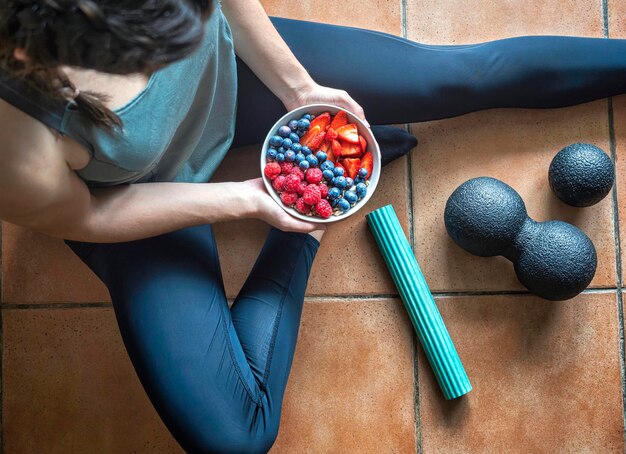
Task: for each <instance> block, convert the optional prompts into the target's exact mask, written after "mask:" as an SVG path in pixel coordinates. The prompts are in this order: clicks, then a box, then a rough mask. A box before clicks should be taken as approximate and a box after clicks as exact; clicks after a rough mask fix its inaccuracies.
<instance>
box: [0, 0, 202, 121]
mask: <svg viewBox="0 0 626 454" xmlns="http://www.w3.org/2000/svg"><path fill="white" fill-rule="evenodd" d="M212 7H213V4H212V2H211V0H102V1H96V0H0V67H2V69H4V70H5V71H8V72H9V73H10V74H12V75H14V76H17V77H20V78H22V79H24V80H26V81H27V82H28V83H29V85H32V87H33V88H35V89H38V90H41V91H43V92H44V93H46V94H48V95H49V96H50V97H52V98H57V99H59V100H67V101H70V102H74V103H76V106H77V107H78V109H79V110H80V111H82V112H83V113H84V114H86V115H87V117H88V118H89V119H91V120H92V121H93V122H94V123H95V124H98V125H101V126H105V127H107V128H112V127H114V126H120V125H121V121H120V119H119V118H118V117H117V115H115V114H114V113H113V112H112V111H111V110H109V109H108V108H106V107H105V106H104V104H103V102H104V101H105V100H106V97H105V96H103V95H101V94H98V93H93V92H83V91H78V90H77V89H76V87H75V86H74V85H73V84H72V83H71V81H70V80H69V79H68V77H67V76H66V75H65V74H64V73H63V71H61V70H60V69H59V67H60V66H72V67H79V68H84V69H92V70H96V71H100V72H105V73H110V74H120V75H127V74H136V73H143V74H149V73H151V72H152V71H155V70H157V69H159V68H162V67H164V66H167V65H168V64H170V63H172V62H174V61H177V60H180V59H182V58H184V57H185V56H187V55H189V54H190V53H191V52H193V51H194V50H195V49H196V47H197V46H198V45H199V44H200V43H201V41H202V38H203V34H204V23H205V21H206V19H207V17H208V16H209V15H210V13H211V11H212ZM18 48H22V49H24V51H25V53H26V55H27V56H28V59H27V61H18V60H17V59H16V58H14V51H15V49H18Z"/></svg>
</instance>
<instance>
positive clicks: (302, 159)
mask: <svg viewBox="0 0 626 454" xmlns="http://www.w3.org/2000/svg"><path fill="white" fill-rule="evenodd" d="M304 160H305V156H304V155H303V154H302V153H298V154H297V155H296V159H295V161H296V162H297V163H298V164H300V162H301V161H304Z"/></svg>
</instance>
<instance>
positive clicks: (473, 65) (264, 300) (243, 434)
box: [68, 19, 626, 453]
mask: <svg viewBox="0 0 626 454" xmlns="http://www.w3.org/2000/svg"><path fill="white" fill-rule="evenodd" d="M273 21H274V24H275V25H276V27H277V28H278V31H279V32H280V33H281V35H282V36H283V37H284V39H285V40H286V42H287V43H288V44H289V45H290V47H291V48H292V49H293V51H294V53H295V54H296V56H297V57H298V58H299V59H300V61H301V62H302V63H303V64H304V65H305V67H306V68H307V69H308V70H309V72H310V73H311V74H312V76H313V77H314V79H315V80H317V81H318V82H319V83H321V84H324V85H328V86H332V87H338V88H343V89H346V90H347V91H348V92H349V93H351V94H352V95H353V96H354V98H355V99H356V100H357V101H358V102H359V103H360V104H361V105H362V106H363V108H364V109H365V112H366V114H367V116H368V119H369V121H370V122H371V123H372V124H395V123H405V122H418V121H425V120H432V119H438V118H446V117H452V116H455V115H460V114H463V113H466V112H471V111H475V110H479V109H486V108H491V107H537V108H541V107H557V106H565V105H571V104H576V103H580V102H584V101H589V100H592V99H596V98H601V97H606V96H609V95H614V94H618V93H622V92H624V91H626V41H623V40H605V39H583V38H563V37H525V38H515V39H506V40H501V41H495V42H492V43H487V44H481V45H474V46H423V45H420V44H416V43H414V42H411V41H407V40H404V39H402V38H398V37H395V36H391V35H386V34H383V33H378V32H373V31H367V30H360V29H354V28H346V27H337V26H331V25H322V24H314V23H309V22H299V21H292V20H286V19H273ZM330 61H332V62H335V63H333V64H329V63H328V62H330ZM239 63H240V66H239V70H238V71H239V74H238V76H239V90H240V100H239V106H238V116H237V127H238V129H237V134H236V139H235V145H242V144H249V143H255V142H259V141H260V140H261V139H262V137H263V136H264V135H265V134H266V132H267V129H268V128H269V127H270V126H271V125H272V124H273V122H274V121H275V119H276V118H277V117H278V116H280V115H281V114H282V113H283V112H284V107H283V106H282V105H281V104H280V102H279V101H278V100H277V99H276V98H275V97H274V96H273V95H272V94H271V93H270V92H269V91H268V90H267V89H266V88H265V87H264V86H263V85H262V84H261V83H260V82H259V81H258V79H257V78H256V77H255V76H254V75H253V74H252V73H251V71H250V70H249V69H248V68H247V67H246V66H245V65H244V64H243V63H242V62H239ZM378 131H379V134H380V135H379V137H380V139H381V141H383V142H384V144H383V150H386V153H387V157H388V160H389V159H391V158H393V157H395V156H390V155H389V154H390V153H391V154H393V153H399V154H401V153H403V152H405V151H406V145H407V144H409V141H407V139H406V136H403V135H402V133H401V130H399V129H394V128H392V129H385V128H381V129H379V130H378ZM394 131H400V132H399V133H396V132H394ZM398 134H400V135H398ZM390 150H391V151H390ZM68 244H69V245H70V247H71V248H72V249H73V250H74V251H75V252H76V254H77V255H78V256H79V257H81V259H82V260H83V261H84V262H85V263H87V265H88V266H89V267H90V268H91V269H92V270H94V271H95V272H96V273H97V275H98V276H99V277H100V278H101V279H102V280H103V281H104V283H105V284H106V285H107V287H108V289H109V291H110V293H111V298H112V301H113V306H114V308H115V313H116V316H117V320H118V323H119V326H120V330H121V333H122V337H123V339H124V342H125V345H126V348H127V350H128V353H129V355H130V358H131V360H132V362H133V365H134V366H135V369H136V370H137V374H138V376H139V378H140V380H141V382H142V383H143V386H144V387H145V389H146V391H147V393H148V396H149V397H150V399H151V400H152V402H153V403H154V406H155V407H156V409H157V411H158V412H159V414H160V415H161V417H162V419H163V421H164V422H165V424H166V425H167V427H168V428H169V429H170V430H171V432H172V433H173V435H174V436H175V437H176V439H177V440H178V442H179V443H180V444H181V445H182V447H183V448H184V449H186V450H187V451H190V452H218V453H244V452H245V453H259V452H265V451H267V450H268V449H269V448H270V447H271V445H272V443H273V441H274V439H275V437H276V434H277V431H278V424H279V420H280V410H281V404H282V399H283V393H284V390H285V386H286V384H287V378H288V376H289V370H290V367H291V362H292V358H293V353H294V349H295V344H296V338H297V334H298V326H299V322H300V314H301V311H302V305H303V300H304V293H305V289H306V285H307V280H308V276H309V272H310V270H311V264H312V262H313V259H314V257H315V254H316V251H317V248H318V243H317V241H316V240H314V239H313V238H312V237H311V236H309V235H303V234H292V233H284V232H280V231H278V230H275V229H272V230H271V231H270V234H269V236H268V238H267V240H266V242H265V245H264V246H263V250H262V251H261V253H260V255H259V257H258V260H257V262H256V264H255V266H254V269H253V270H252V272H251V273H250V276H249V277H248V280H247V281H246V283H245V285H244V287H243V288H242V289H241V292H240V293H239V295H238V296H237V298H236V300H235V302H234V304H233V306H232V308H230V309H229V307H228V304H227V301H226V296H225V294H224V286H223V283H222V276H221V271H220V266H219V258H218V253H217V247H216V244H215V239H214V237H213V231H212V229H211V226H209V225H205V226H199V227H192V228H187V229H183V230H180V231H176V232H172V233H168V234H166V235H161V236H157V237H154V238H149V239H144V240H139V241H132V242H127V243H116V244H88V243H78V242H71V241H68ZM311 368H312V370H311V373H312V374H314V373H315V366H314V365H311Z"/></svg>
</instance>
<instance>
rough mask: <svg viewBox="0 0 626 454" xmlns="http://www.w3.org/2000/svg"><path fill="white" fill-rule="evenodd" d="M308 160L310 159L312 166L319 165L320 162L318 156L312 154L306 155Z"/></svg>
mask: <svg viewBox="0 0 626 454" xmlns="http://www.w3.org/2000/svg"><path fill="white" fill-rule="evenodd" d="M306 160H307V161H309V164H311V167H317V164H318V161H317V158H316V157H315V156H313V155H312V154H310V155H308V156H307V157H306Z"/></svg>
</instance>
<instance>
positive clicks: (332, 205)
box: [330, 199, 339, 208]
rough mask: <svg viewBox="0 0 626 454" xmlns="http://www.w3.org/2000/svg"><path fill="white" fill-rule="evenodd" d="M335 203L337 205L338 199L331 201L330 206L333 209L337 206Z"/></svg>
mask: <svg viewBox="0 0 626 454" xmlns="http://www.w3.org/2000/svg"><path fill="white" fill-rule="evenodd" d="M337 203H339V199H331V201H330V206H331V207H333V208H335V207H336V206H337Z"/></svg>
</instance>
